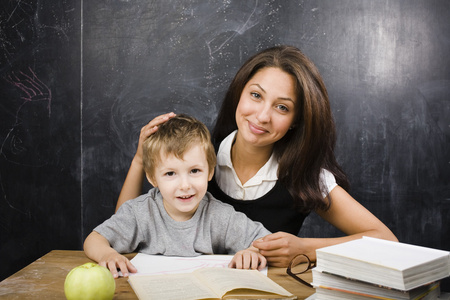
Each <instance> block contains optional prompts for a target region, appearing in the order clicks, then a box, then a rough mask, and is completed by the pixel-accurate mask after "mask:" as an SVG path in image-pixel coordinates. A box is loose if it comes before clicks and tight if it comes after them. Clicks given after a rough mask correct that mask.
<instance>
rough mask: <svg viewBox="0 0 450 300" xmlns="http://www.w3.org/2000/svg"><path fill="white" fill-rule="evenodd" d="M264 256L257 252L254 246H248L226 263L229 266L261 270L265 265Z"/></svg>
mask: <svg viewBox="0 0 450 300" xmlns="http://www.w3.org/2000/svg"><path fill="white" fill-rule="evenodd" d="M266 265H267V260H266V258H265V257H264V256H263V255H262V254H261V253H259V252H258V249H256V248H255V247H249V248H247V249H245V250H241V251H239V252H237V253H236V254H235V255H234V256H233V259H232V260H231V262H230V263H229V264H228V267H229V268H236V269H252V270H262V269H264V268H265V267H266Z"/></svg>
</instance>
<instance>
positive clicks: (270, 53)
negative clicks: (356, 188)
mask: <svg viewBox="0 0 450 300" xmlns="http://www.w3.org/2000/svg"><path fill="white" fill-rule="evenodd" d="M267 67H275V68H280V69H281V70H283V71H284V72H286V73H288V74H290V75H292V76H293V77H294V78H295V82H296V87H295V89H296V95H297V103H296V106H295V107H296V111H295V119H294V122H293V126H292V129H291V130H289V131H288V132H287V133H286V135H285V136H284V137H283V138H282V139H280V140H279V141H277V142H276V143H275V145H274V150H273V151H274V154H275V156H276V157H277V159H278V162H279V169H278V180H280V182H281V183H282V184H283V185H284V186H285V187H286V188H287V189H288V190H289V192H290V194H291V195H292V197H293V198H294V202H295V206H296V208H297V209H298V210H300V211H303V212H309V211H312V210H316V209H321V210H326V209H328V208H329V207H330V204H331V198H330V197H329V196H327V197H326V200H324V199H323V195H322V191H326V188H325V187H323V186H322V184H321V183H320V180H319V178H320V172H321V169H322V168H324V169H326V170H328V171H330V172H331V173H332V174H333V175H334V176H335V178H336V181H337V183H338V184H339V185H340V186H341V187H343V188H344V189H348V186H349V184H348V180H347V177H346V175H345V173H344V172H343V171H342V169H341V167H340V166H339V164H338V163H337V161H336V158H335V155H334V147H335V143H336V130H335V126H334V120H333V116H332V113H331V108H330V103H329V100H328V92H327V89H326V87H325V84H324V82H323V80H322V77H321V75H320V74H319V71H318V69H317V68H316V66H315V65H314V63H313V62H312V61H310V60H309V59H308V58H307V57H306V56H305V55H304V54H303V53H302V52H301V51H300V50H299V49H297V48H295V47H292V46H277V47H273V48H269V49H266V50H264V51H262V52H260V53H258V54H256V55H254V56H252V57H251V58H250V59H249V60H247V62H245V63H244V65H243V66H242V67H241V68H240V69H239V71H238V72H237V74H236V76H235V77H234V79H233V81H232V82H231V84H230V86H229V88H228V91H227V93H226V95H225V98H224V100H223V102H222V106H221V109H220V111H219V115H218V117H217V120H216V124H215V127H214V130H213V133H212V138H213V141H214V143H220V142H221V141H222V140H223V139H224V138H225V137H226V136H228V135H229V134H230V133H231V132H233V131H234V130H236V129H237V124H236V116H235V113H236V108H237V105H238V103H239V99H240V97H241V93H242V91H243V89H244V87H245V85H246V84H247V82H248V81H249V80H250V79H251V78H252V77H253V76H254V75H255V74H256V73H257V72H258V71H259V70H261V69H263V68H267Z"/></svg>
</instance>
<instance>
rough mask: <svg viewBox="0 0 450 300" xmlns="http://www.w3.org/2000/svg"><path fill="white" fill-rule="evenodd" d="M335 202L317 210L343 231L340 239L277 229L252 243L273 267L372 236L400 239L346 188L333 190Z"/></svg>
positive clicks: (282, 265)
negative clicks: (304, 235)
mask: <svg viewBox="0 0 450 300" xmlns="http://www.w3.org/2000/svg"><path fill="white" fill-rule="evenodd" d="M330 195H331V198H332V199H333V200H332V204H331V207H330V209H329V210H327V211H317V214H318V215H320V216H321V217H322V218H323V219H324V220H326V221H327V222H329V223H330V224H332V225H333V226H335V227H336V228H338V229H339V230H341V231H342V232H344V233H345V234H346V235H347V236H344V237H338V238H300V237H297V236H295V235H292V234H289V233H285V232H277V233H274V234H271V235H268V236H266V237H264V238H263V240H262V241H261V240H258V241H255V242H254V243H253V245H254V246H255V247H256V248H258V249H259V250H260V253H261V254H262V255H264V256H265V257H266V258H267V261H268V263H269V264H270V265H272V266H279V267H286V266H287V265H288V264H289V262H290V260H291V259H292V258H293V257H294V256H295V255H297V254H306V255H308V257H309V258H310V259H311V260H316V249H318V248H322V247H326V246H331V245H335V244H339V243H343V242H346V241H350V240H354V239H358V238H361V237H362V236H371V237H376V238H381V239H386V240H392V241H397V238H396V237H395V235H394V234H393V233H392V232H391V230H389V228H387V227H386V225H384V224H383V223H382V222H381V221H380V220H379V219H378V218H377V217H375V216H374V215H373V214H372V213H370V212H369V211H368V210H367V209H366V208H364V207H363V206H362V205H361V204H359V203H358V202H357V201H356V200H355V199H353V197H351V196H350V195H349V194H348V193H347V192H346V191H345V190H344V189H343V188H341V187H339V186H337V187H335V188H334V189H333V190H332V191H331V193H330Z"/></svg>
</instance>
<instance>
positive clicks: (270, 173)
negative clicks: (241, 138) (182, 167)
mask: <svg viewBox="0 0 450 300" xmlns="http://www.w3.org/2000/svg"><path fill="white" fill-rule="evenodd" d="M236 133H237V130H235V131H233V132H232V133H230V134H229V135H228V136H227V137H226V138H225V139H224V140H223V141H222V143H220V146H219V151H218V152H217V166H220V167H228V168H230V169H232V170H234V168H233V163H232V161H231V146H232V145H233V142H234V139H235V137H236ZM277 179H278V161H277V160H276V159H275V155H274V154H273V153H272V155H271V156H270V158H269V160H268V161H267V162H266V163H265V164H264V166H262V168H261V169H259V171H258V172H257V173H256V174H255V176H253V178H251V179H250V180H249V181H248V182H247V184H251V185H253V184H259V183H261V182H262V181H263V180H269V181H272V180H277ZM247 184H246V185H247Z"/></svg>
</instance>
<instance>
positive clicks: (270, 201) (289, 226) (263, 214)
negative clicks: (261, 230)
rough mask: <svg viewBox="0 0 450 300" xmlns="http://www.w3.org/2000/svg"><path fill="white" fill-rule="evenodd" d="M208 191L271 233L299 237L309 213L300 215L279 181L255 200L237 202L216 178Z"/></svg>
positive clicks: (211, 182)
mask: <svg viewBox="0 0 450 300" xmlns="http://www.w3.org/2000/svg"><path fill="white" fill-rule="evenodd" d="M208 191H209V192H210V193H211V194H212V195H213V196H214V197H215V198H216V199H218V200H221V201H222V202H225V203H228V204H231V205H232V206H233V207H234V208H235V209H236V210H237V211H241V212H243V213H245V214H246V215H247V216H248V217H249V218H250V219H252V220H253V221H258V222H261V223H262V224H263V225H264V227H266V228H267V229H268V230H269V231H271V232H273V233H274V232H278V231H284V232H288V233H291V234H293V235H298V232H299V231H300V228H301V227H302V224H303V221H304V220H305V218H306V217H307V216H308V213H306V214H304V213H300V212H298V211H297V210H296V209H295V207H294V200H293V199H292V196H291V195H290V194H289V192H288V190H287V189H286V188H285V187H283V186H282V184H281V183H280V182H279V181H277V183H276V184H275V186H274V187H273V189H272V190H270V191H269V192H268V193H267V194H265V195H264V196H262V197H261V198H258V199H255V200H248V201H243V200H236V199H233V198H231V197H230V196H228V195H227V194H225V193H224V192H223V191H222V190H221V189H220V187H219V186H218V185H217V183H216V178H215V176H214V177H213V179H212V180H211V181H210V182H209V184H208Z"/></svg>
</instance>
